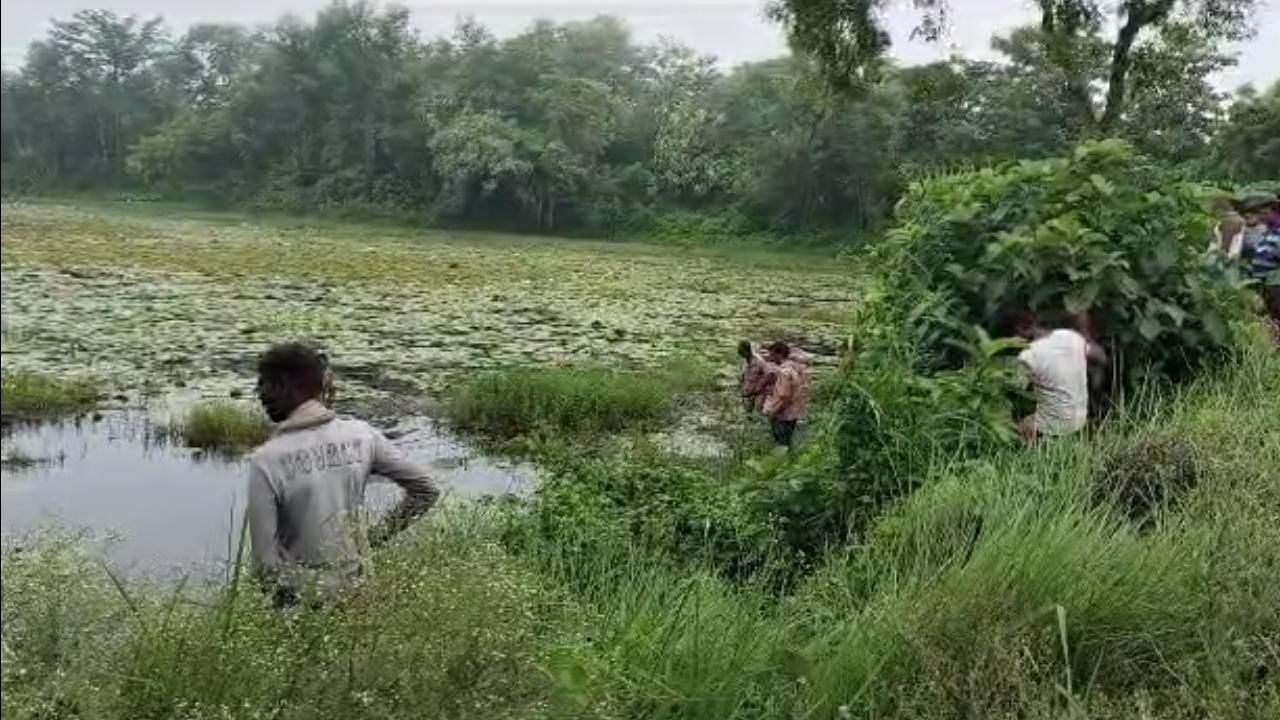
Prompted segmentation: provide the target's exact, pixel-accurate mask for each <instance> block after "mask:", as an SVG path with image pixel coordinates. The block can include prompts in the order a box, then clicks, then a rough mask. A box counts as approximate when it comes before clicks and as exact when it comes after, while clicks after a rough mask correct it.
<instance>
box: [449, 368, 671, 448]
mask: <svg viewBox="0 0 1280 720" xmlns="http://www.w3.org/2000/svg"><path fill="white" fill-rule="evenodd" d="M670 390H671V386H670V382H669V379H668V378H667V377H666V376H664V375H662V374H660V373H641V372H625V371H620V370H611V369H608V368H603V367H550V368H509V369H506V370H495V371H491V372H486V373H482V374H480V375H477V376H475V377H473V378H471V379H469V380H467V381H465V382H464V383H463V384H462V385H460V386H458V387H456V388H454V389H453V391H452V392H451V393H450V395H449V398H448V402H447V411H448V413H449V416H450V417H451V418H452V420H453V422H454V423H455V424H456V425H457V426H458V427H460V428H462V429H464V430H472V431H479V432H484V433H487V434H489V435H491V436H493V437H497V438H513V437H517V436H520V435H527V434H529V433H531V432H533V431H536V430H551V431H556V432H569V433H593V432H614V431H618V430H622V429H625V428H635V427H651V426H654V425H655V424H656V423H657V422H658V421H660V420H661V419H662V418H664V417H666V416H667V415H668V414H669V413H670V412H671V410H672V397H671V392H670Z"/></svg>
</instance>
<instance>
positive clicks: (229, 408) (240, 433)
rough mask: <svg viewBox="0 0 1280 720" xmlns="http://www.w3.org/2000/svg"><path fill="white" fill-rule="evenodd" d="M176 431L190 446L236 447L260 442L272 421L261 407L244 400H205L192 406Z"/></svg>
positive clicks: (245, 446)
mask: <svg viewBox="0 0 1280 720" xmlns="http://www.w3.org/2000/svg"><path fill="white" fill-rule="evenodd" d="M179 431H180V433H181V435H182V438H183V440H184V441H186V443H187V444H188V445H190V446H192V447H198V448H204V449H208V450H225V451H236V450H247V449H249V448H252V447H254V446H256V445H259V444H261V443H262V442H263V441H264V440H266V439H267V437H268V436H269V435H270V434H271V425H270V423H269V422H268V421H267V417H266V415H264V414H263V412H262V410H261V409H259V408H258V407H256V406H253V405H250V404H249V403H247V402H243V401H237V400H207V401H204V402H201V403H199V404H197V405H196V406H195V407H193V408H191V410H190V411H189V412H188V413H187V416H186V417H185V418H184V419H183V421H182V424H181V426H180V427H179Z"/></svg>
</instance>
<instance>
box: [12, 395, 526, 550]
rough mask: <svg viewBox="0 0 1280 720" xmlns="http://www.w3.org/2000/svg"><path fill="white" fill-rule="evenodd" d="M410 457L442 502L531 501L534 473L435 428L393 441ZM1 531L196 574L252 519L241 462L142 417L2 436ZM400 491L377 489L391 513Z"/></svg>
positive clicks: (377, 498)
mask: <svg viewBox="0 0 1280 720" xmlns="http://www.w3.org/2000/svg"><path fill="white" fill-rule="evenodd" d="M388 435H389V436H391V437H392V438H393V442H394V443H395V444H396V445H398V446H399V447H400V448H401V449H402V450H403V451H404V452H405V454H406V455H408V456H409V457H411V458H414V459H416V460H418V461H419V462H421V463H423V464H424V465H426V466H427V467H429V468H431V470H432V475H433V476H434V477H435V478H436V479H437V480H438V481H439V483H440V485H441V490H442V491H443V492H444V494H445V496H446V497H448V496H451V495H452V496H466V495H481V494H501V493H513V492H514V493H518V492H523V491H525V490H526V489H528V488H529V487H530V483H531V481H532V472H531V470H530V469H529V468H528V467H523V466H514V467H513V466H507V465H503V464H499V463H496V462H494V461H492V460H488V459H485V458H483V457H482V456H479V455H478V454H476V453H475V452H474V451H473V450H471V449H470V448H468V447H467V445H466V444H464V443H462V442H461V441H459V440H458V439H457V438H455V437H453V436H451V435H450V434H449V433H448V432H447V431H445V430H444V429H442V428H439V427H437V426H436V425H435V424H434V423H433V422H432V421H431V420H429V419H427V418H413V419H411V420H408V421H405V422H403V423H401V424H400V425H399V426H397V427H394V428H392V429H390V430H388ZM3 444H4V450H3V454H4V458H5V460H6V462H5V465H4V468H3V482H0V530H2V531H3V534H4V537H5V541H6V542H20V541H21V538H23V537H25V536H28V535H30V534H32V533H36V532H39V531H41V530H43V529H47V528H56V529H58V530H60V531H73V532H78V533H83V534H85V535H86V536H88V537H90V538H92V539H93V540H94V542H95V543H96V544H98V545H99V546H100V547H101V548H102V551H103V553H104V556H105V557H106V558H107V559H108V560H109V561H110V562H111V564H112V565H114V566H116V567H118V568H121V569H123V570H125V571H128V572H146V573H148V574H156V573H159V574H164V573H167V572H177V573H183V574H187V573H192V572H194V573H196V574H200V573H201V572H202V571H208V572H213V571H216V570H218V569H220V568H221V567H222V566H223V565H224V564H225V561H226V559H227V558H230V557H234V553H235V546H236V543H237V542H238V540H239V528H240V519H241V517H242V515H243V511H244V492H245V487H244V485H245V480H244V463H243V461H242V460H239V459H232V458H225V457H217V456H210V455H208V454H205V453H201V452H200V451H197V450H192V449H190V448H185V447H182V446H181V445H178V444H175V443H173V442H171V441H170V440H169V439H168V438H167V437H166V436H165V434H164V433H161V432H157V429H156V426H155V425H154V424H153V422H152V420H151V419H150V418H149V417H148V416H147V415H146V414H143V413H139V412H131V411H113V412H108V413H106V414H105V415H104V416H102V417H100V418H99V419H96V420H92V419H83V420H80V421H77V422H64V423H56V424H45V425H39V426H17V427H8V428H6V429H5V437H4V442H3ZM399 492H400V491H399V489H398V488H396V487H395V486H394V485H391V484H388V483H378V484H375V485H373V486H371V487H370V489H369V494H368V498H367V502H368V504H369V505H370V506H371V507H372V508H373V509H374V510H375V511H376V510H380V509H386V508H388V507H390V506H391V505H392V504H394V502H395V501H396V499H397V498H398V497H399Z"/></svg>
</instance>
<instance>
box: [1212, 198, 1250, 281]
mask: <svg viewBox="0 0 1280 720" xmlns="http://www.w3.org/2000/svg"><path fill="white" fill-rule="evenodd" d="M1215 210H1216V212H1217V214H1218V222H1217V223H1215V224H1214V226H1213V239H1212V240H1211V241H1210V242H1209V253H1210V254H1211V255H1213V256H1215V257H1216V258H1217V259H1218V262H1219V263H1220V264H1221V265H1222V266H1223V267H1225V268H1233V267H1235V266H1236V265H1238V264H1239V263H1240V258H1241V256H1242V254H1243V252H1244V236H1245V221H1244V216H1242V215H1241V214H1240V213H1239V212H1236V210H1235V208H1234V207H1232V205H1231V203H1230V202H1229V201H1227V200H1221V201H1219V202H1218V204H1217V206H1216V207H1215Z"/></svg>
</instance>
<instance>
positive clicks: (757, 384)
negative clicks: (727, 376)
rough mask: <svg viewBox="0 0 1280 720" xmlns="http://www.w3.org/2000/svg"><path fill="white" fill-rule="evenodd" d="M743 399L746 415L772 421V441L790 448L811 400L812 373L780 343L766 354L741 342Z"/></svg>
mask: <svg viewBox="0 0 1280 720" xmlns="http://www.w3.org/2000/svg"><path fill="white" fill-rule="evenodd" d="M738 356H739V357H741V358H742V363H743V367H742V379H741V388H742V399H743V402H744V403H745V405H746V408H747V412H748V413H751V414H757V413H758V414H760V415H763V416H764V417H766V418H768V419H769V432H770V434H771V435H772V436H773V441H774V442H776V443H777V444H779V445H781V446H783V447H786V448H790V447H791V445H792V443H794V442H795V435H796V426H797V425H798V424H799V422H800V418H801V417H803V415H804V411H805V407H806V406H807V405H808V400H809V373H808V370H807V369H806V368H805V366H804V363H803V362H802V361H801V360H800V358H799V357H797V353H794V352H792V350H791V346H790V345H788V344H787V343H785V342H782V341H777V342H774V343H772V344H771V345H769V347H768V349H767V350H766V352H765V353H764V354H761V353H760V352H759V351H758V350H756V349H755V347H753V346H752V345H751V343H750V341H747V340H743V341H742V342H740V343H738Z"/></svg>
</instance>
